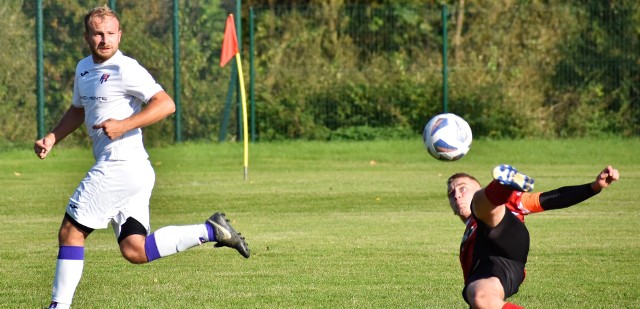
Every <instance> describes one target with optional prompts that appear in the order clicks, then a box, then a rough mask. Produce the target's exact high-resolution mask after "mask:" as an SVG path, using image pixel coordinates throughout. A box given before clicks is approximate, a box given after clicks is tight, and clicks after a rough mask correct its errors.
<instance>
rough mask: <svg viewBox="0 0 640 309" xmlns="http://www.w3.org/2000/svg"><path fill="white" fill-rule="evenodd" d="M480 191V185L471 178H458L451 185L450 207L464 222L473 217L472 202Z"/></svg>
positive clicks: (449, 189)
mask: <svg viewBox="0 0 640 309" xmlns="http://www.w3.org/2000/svg"><path fill="white" fill-rule="evenodd" d="M480 189H481V188H480V184H479V183H478V182H476V181H475V180H473V179H471V178H469V177H459V178H456V179H454V180H453V181H452V182H451V184H450V185H449V188H448V191H449V192H448V196H449V206H451V209H452V210H453V213H454V214H455V215H456V216H458V217H460V219H462V221H466V220H467V218H469V216H471V201H472V200H473V195H474V194H475V193H476V192H477V191H478V190H480Z"/></svg>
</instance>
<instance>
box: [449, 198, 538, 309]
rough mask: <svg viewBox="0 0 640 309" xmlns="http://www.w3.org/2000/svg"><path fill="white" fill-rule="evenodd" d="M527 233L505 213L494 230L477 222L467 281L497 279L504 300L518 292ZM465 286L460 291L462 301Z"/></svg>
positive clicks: (527, 251)
mask: <svg viewBox="0 0 640 309" xmlns="http://www.w3.org/2000/svg"><path fill="white" fill-rule="evenodd" d="M529 241H530V240H529V231H528V230H527V227H526V226H525V225H524V223H523V222H522V221H520V219H518V218H517V217H516V216H515V215H514V214H512V213H511V212H510V211H508V210H507V212H506V213H505V216H504V218H503V219H502V221H500V223H499V224H498V225H497V226H496V227H494V228H492V229H491V228H488V227H486V226H485V225H484V224H483V223H482V222H479V221H478V231H477V236H476V243H475V246H474V249H473V251H474V261H475V266H474V268H473V269H472V270H471V273H470V274H469V279H468V282H469V283H471V282H474V281H476V280H478V279H485V278H491V277H497V278H498V279H499V280H500V283H501V284H502V287H503V289H504V297H505V299H506V298H507V297H509V296H512V295H514V294H516V293H517V292H518V288H519V287H520V284H522V282H523V281H524V277H525V270H524V267H525V264H526V262H527V255H528V254H529ZM467 287H468V284H467V285H465V287H464V289H463V290H462V295H463V297H464V299H465V301H466V302H467V303H468V302H469V301H468V300H467V298H466V291H467Z"/></svg>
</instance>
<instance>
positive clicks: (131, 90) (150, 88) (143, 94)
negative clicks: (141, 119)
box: [122, 61, 162, 103]
mask: <svg viewBox="0 0 640 309" xmlns="http://www.w3.org/2000/svg"><path fill="white" fill-rule="evenodd" d="M122 87H123V88H124V91H125V93H126V94H129V95H131V96H134V97H136V98H138V99H140V100H141V101H143V102H145V103H147V102H149V99H151V97H152V96H154V95H155V94H156V93H158V92H160V91H162V86H160V84H158V83H156V81H155V79H153V76H151V74H149V71H147V69H145V68H144V67H143V66H141V65H140V64H138V62H137V61H134V63H132V64H131V65H129V66H127V68H126V69H125V70H123V72H122Z"/></svg>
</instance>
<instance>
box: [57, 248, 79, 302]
mask: <svg viewBox="0 0 640 309" xmlns="http://www.w3.org/2000/svg"><path fill="white" fill-rule="evenodd" d="M83 268H84V247H76V246H60V248H59V249H58V262H57V263H56V275H55V278H54V279H53V293H52V296H51V301H52V302H56V303H57V306H56V308H58V309H67V308H69V306H71V302H72V301H73V294H74V293H75V291H76V287H77V286H78V283H79V282H80V278H81V277H82V269H83Z"/></svg>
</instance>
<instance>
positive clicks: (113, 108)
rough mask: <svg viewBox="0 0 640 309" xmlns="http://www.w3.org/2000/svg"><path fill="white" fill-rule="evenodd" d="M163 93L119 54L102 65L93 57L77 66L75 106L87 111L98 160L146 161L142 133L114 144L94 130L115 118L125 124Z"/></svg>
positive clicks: (146, 74)
mask: <svg viewBox="0 0 640 309" xmlns="http://www.w3.org/2000/svg"><path fill="white" fill-rule="evenodd" d="M161 90H162V86H160V85H159V84H158V83H156V81H155V80H154V79H153V77H152V76H151V74H149V72H148V71H147V70H146V69H145V68H144V67H142V66H141V65H140V64H139V63H138V62H137V61H136V60H135V59H132V58H130V57H127V56H125V55H123V54H122V52H120V51H117V52H116V53H115V54H114V55H113V57H111V58H110V59H109V60H107V61H105V62H103V63H93V58H92V57H91V56H89V57H87V58H84V59H82V60H80V61H79V62H78V65H77V66H76V75H75V82H74V87H73V106H75V107H81V108H84V124H85V127H86V128H87V132H88V133H89V136H90V137H91V142H92V145H93V156H94V157H95V159H96V160H133V159H146V158H148V154H147V152H146V150H145V149H144V145H143V143H142V130H141V129H133V130H131V131H128V132H126V133H125V134H123V135H122V136H120V137H119V138H117V139H115V140H111V139H110V138H109V137H108V136H107V135H106V134H104V131H103V130H102V129H97V130H96V129H94V128H93V126H94V125H96V124H100V123H102V122H104V121H105V120H107V119H109V118H112V119H117V120H122V119H125V118H128V117H130V116H131V115H134V114H136V113H138V112H140V110H141V109H142V104H143V103H147V102H148V101H149V99H151V97H152V96H153V95H155V94H156V93H158V92H160V91H161Z"/></svg>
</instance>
